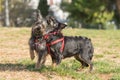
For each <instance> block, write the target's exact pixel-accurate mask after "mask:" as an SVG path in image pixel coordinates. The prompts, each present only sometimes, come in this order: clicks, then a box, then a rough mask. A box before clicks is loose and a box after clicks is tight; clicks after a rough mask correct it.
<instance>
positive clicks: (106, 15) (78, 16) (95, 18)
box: [63, 0, 114, 28]
mask: <svg viewBox="0 0 120 80" xmlns="http://www.w3.org/2000/svg"><path fill="white" fill-rule="evenodd" d="M63 5H64V9H65V10H67V11H69V12H70V13H71V15H70V18H71V19H72V20H73V21H77V22H80V23H82V24H88V25H92V26H87V27H94V26H95V27H96V25H99V24H100V25H102V27H101V28H105V26H104V25H105V24H106V23H107V22H108V21H110V20H112V19H113V16H114V11H112V10H109V9H108V8H107V7H108V0H94V1H93V0H73V1H72V3H71V4H66V3H64V4H63ZM97 28H98V26H97Z"/></svg>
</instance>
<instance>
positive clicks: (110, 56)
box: [0, 27, 120, 80]
mask: <svg viewBox="0 0 120 80" xmlns="http://www.w3.org/2000/svg"><path fill="white" fill-rule="evenodd" d="M0 30H1V31H0V37H1V38H0V55H1V56H0V80H6V79H7V80H37V79H43V80H56V79H59V80H120V76H119V75H120V62H119V59H120V51H119V49H120V36H119V34H120V30H92V29H91V30H87V29H71V28H67V29H64V30H63V34H64V35H67V36H86V37H89V38H91V40H92V43H93V45H94V50H95V52H94V57H93V64H94V70H93V72H92V73H88V70H89V69H88V68H85V69H84V70H82V71H77V69H78V68H80V66H81V64H79V62H78V61H76V60H75V59H73V58H68V59H65V60H63V61H62V62H61V64H60V65H59V66H57V67H55V68H53V67H52V66H51V59H50V57H48V58H47V61H46V64H45V66H43V67H42V68H41V69H35V68H34V67H35V62H36V59H35V60H34V61H31V60H30V57H29V47H28V39H29V37H30V31H31V28H25V27H24V28H4V27H0ZM69 32H70V33H69ZM13 75H14V76H13Z"/></svg>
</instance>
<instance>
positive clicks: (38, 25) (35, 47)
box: [29, 11, 47, 68]
mask: <svg viewBox="0 0 120 80" xmlns="http://www.w3.org/2000/svg"><path fill="white" fill-rule="evenodd" d="M45 27H46V24H45V22H44V20H43V19H42V16H41V14H40V12H39V11H38V12H37V19H36V22H35V24H34V25H33V27H32V31H31V37H30V39H29V49H30V57H31V60H33V59H34V58H35V53H34V52H36V53H37V56H38V60H37V63H36V66H35V68H40V66H41V65H42V64H44V62H45V60H46V55H47V49H46V41H45V40H42V31H44V29H45Z"/></svg>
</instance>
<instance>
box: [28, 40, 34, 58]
mask: <svg viewBox="0 0 120 80" xmlns="http://www.w3.org/2000/svg"><path fill="white" fill-rule="evenodd" d="M29 53H30V58H31V60H33V59H34V58H35V55H34V54H35V53H34V40H33V39H32V38H30V40H29Z"/></svg>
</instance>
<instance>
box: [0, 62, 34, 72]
mask: <svg viewBox="0 0 120 80" xmlns="http://www.w3.org/2000/svg"><path fill="white" fill-rule="evenodd" d="M34 65H35V64H29V65H24V64H21V63H16V64H14V63H3V64H2V63H0V71H22V70H30V71H32V70H33V69H34Z"/></svg>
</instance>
